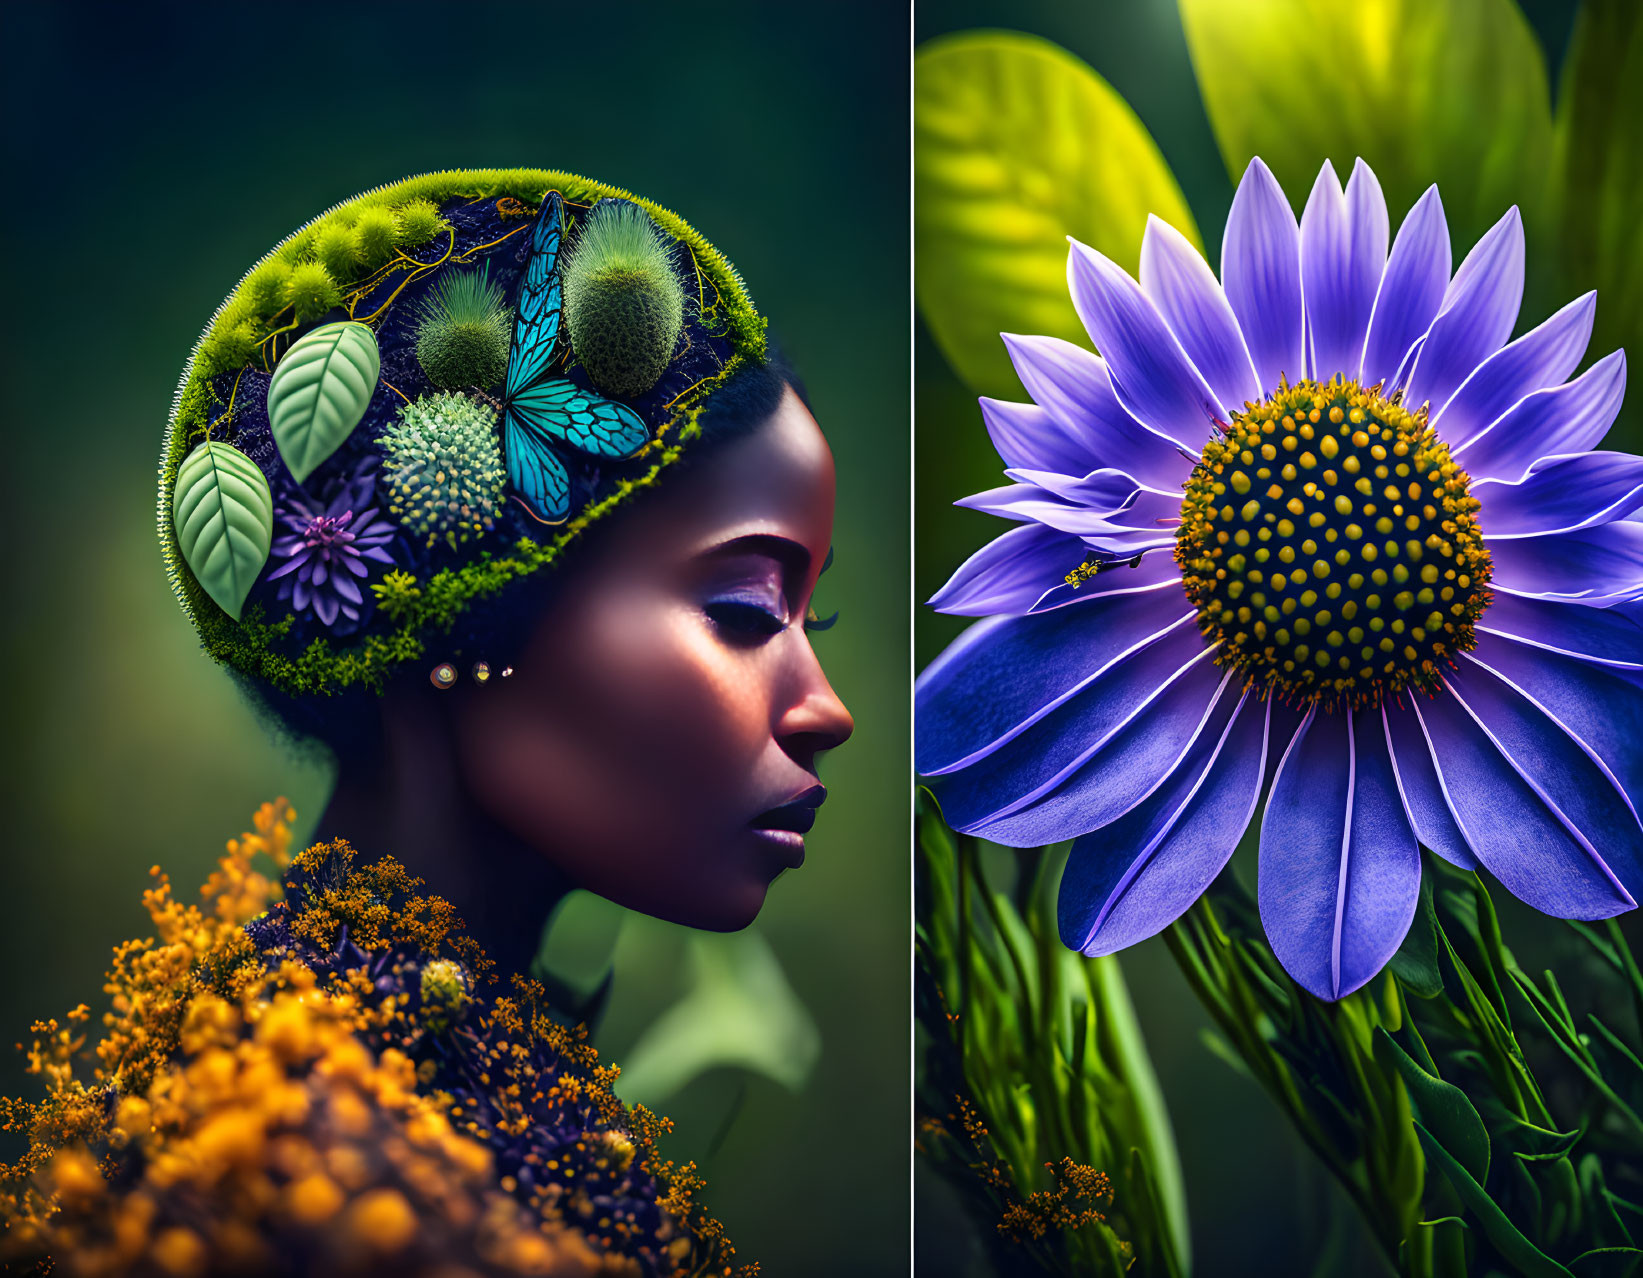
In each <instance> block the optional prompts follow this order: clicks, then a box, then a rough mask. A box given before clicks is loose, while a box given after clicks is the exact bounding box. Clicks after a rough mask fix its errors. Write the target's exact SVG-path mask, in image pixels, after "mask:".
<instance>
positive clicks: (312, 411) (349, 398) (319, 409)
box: [268, 320, 382, 484]
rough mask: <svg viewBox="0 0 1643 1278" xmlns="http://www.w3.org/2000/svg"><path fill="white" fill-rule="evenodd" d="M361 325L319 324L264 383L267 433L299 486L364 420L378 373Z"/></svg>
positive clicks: (370, 336) (376, 356) (370, 339)
mask: <svg viewBox="0 0 1643 1278" xmlns="http://www.w3.org/2000/svg"><path fill="white" fill-rule="evenodd" d="M381 358H382V357H381V355H380V353H379V352H378V350H377V339H376V335H375V334H374V333H372V332H371V330H370V329H369V328H367V327H366V326H365V325H364V324H358V323H355V322H354V321H352V320H342V321H340V322H339V323H336V324H324V325H321V326H320V327H319V328H316V329H315V330H314V331H313V332H312V333H308V334H305V335H304V336H303V337H302V338H301V339H300V340H298V341H296V342H293V343H292V344H291V349H290V350H288V351H286V352H285V355H284V357H283V358H282V359H281V360H280V362H279V364H278V365H277V366H276V367H275V369H274V376H273V379H272V380H271V381H270V382H269V383H268V428H269V430H270V431H272V432H273V435H274V442H275V443H276V444H277V445H279V450H280V456H281V457H283V458H284V459H285V464H286V466H287V467H288V468H289V469H290V471H291V474H292V475H293V476H294V477H295V478H296V481H297V482H298V483H299V484H300V483H302V481H303V480H305V479H307V478H308V476H309V475H311V474H313V473H314V470H315V468H316V467H318V466H319V464H320V463H321V462H323V461H324V460H325V459H326V458H327V457H329V456H330V455H331V454H332V453H334V452H336V451H337V449H338V448H339V447H340V446H341V444H342V441H343V440H345V439H347V438H348V436H349V435H350V434H352V433H353V429H354V427H355V426H358V425H359V420H360V418H362V417H364V416H365V409H366V406H367V405H369V404H370V402H371V394H372V392H373V391H375V390H376V385H377V374H378V373H379V372H380V371H381Z"/></svg>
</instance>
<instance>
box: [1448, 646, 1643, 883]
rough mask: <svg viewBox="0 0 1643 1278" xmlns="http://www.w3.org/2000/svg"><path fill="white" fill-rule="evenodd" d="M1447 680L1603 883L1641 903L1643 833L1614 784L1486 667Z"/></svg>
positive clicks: (1466, 668) (1473, 666)
mask: <svg viewBox="0 0 1643 1278" xmlns="http://www.w3.org/2000/svg"><path fill="white" fill-rule="evenodd" d="M1445 679H1446V682H1447V683H1448V684H1449V688H1450V691H1451V693H1452V694H1453V695H1454V696H1455V698H1456V699H1457V700H1458V701H1459V702H1460V704H1461V705H1462V706H1463V707H1464V708H1465V709H1466V710H1467V711H1468V712H1469V713H1470V714H1471V716H1472V718H1473V719H1475V720H1476V721H1477V723H1478V725H1479V726H1480V727H1481V728H1482V729H1483V730H1484V732H1485V733H1487V734H1488V736H1489V739H1490V740H1491V741H1492V742H1494V744H1495V747H1496V748H1497V749H1498V750H1499V751H1500V752H1501V754H1502V755H1503V756H1505V758H1506V759H1507V760H1508V761H1509V762H1510V763H1511V765H1512V767H1513V768H1514V769H1515V770H1516V771H1517V773H1518V775H1519V776H1520V777H1522V778H1523V780H1524V781H1525V782H1527V783H1528V785H1529V787H1530V788H1531V789H1532V790H1534V792H1535V793H1536V794H1537V795H1538V796H1539V797H1540V799H1541V801H1542V802H1543V803H1545V805H1546V806H1547V808H1548V809H1550V810H1551V811H1552V812H1553V813H1554V814H1555V815H1556V816H1557V817H1558V819H1559V820H1560V821H1561V822H1562V823H1563V825H1564V827H1565V828H1566V829H1567V830H1568V831H1569V833H1570V834H1572V835H1573V836H1575V837H1576V838H1577V839H1579V840H1580V841H1581V842H1582V843H1584V844H1585V845H1586V846H1587V847H1589V848H1591V849H1592V855H1593V857H1594V858H1596V861H1597V864H1598V865H1599V867H1601V869H1602V873H1603V876H1604V877H1605V878H1607V879H1611V880H1613V881H1614V882H1616V883H1618V884H1619V885H1620V886H1621V887H1622V888H1624V890H1625V891H1626V893H1627V894H1628V895H1630V896H1632V897H1634V898H1635V897H1636V896H1637V894H1638V892H1639V890H1640V888H1643V825H1639V824H1638V820H1637V814H1636V813H1635V812H1633V811H1632V808H1631V804H1630V802H1629V801H1628V800H1627V799H1626V797H1625V796H1624V795H1623V794H1622V793H1621V791H1620V786H1619V784H1618V782H1617V781H1616V780H1615V778H1614V776H1613V775H1612V774H1611V773H1610V772H1609V771H1608V770H1607V768H1606V767H1603V766H1600V764H1599V763H1597V762H1596V761H1594V759H1593V758H1592V756H1591V755H1590V754H1589V753H1588V752H1587V751H1586V750H1584V749H1582V747H1581V743H1579V742H1577V741H1575V740H1573V739H1572V738H1571V737H1570V735H1569V733H1568V732H1567V731H1565V730H1564V729H1563V728H1562V727H1561V726H1560V725H1559V724H1558V723H1557V721H1556V720H1554V719H1552V718H1551V717H1550V716H1548V715H1547V714H1546V713H1545V712H1544V711H1542V710H1541V709H1539V708H1538V707H1536V706H1535V705H1534V703H1533V702H1531V701H1530V700H1528V699H1527V698H1525V697H1524V696H1523V695H1522V694H1521V693H1518V692H1516V691H1515V690H1513V689H1512V688H1511V687H1510V686H1509V685H1508V684H1505V683H1503V682H1501V680H1500V679H1498V678H1496V677H1495V676H1494V675H1492V674H1490V673H1489V672H1488V671H1487V670H1486V669H1485V668H1484V667H1483V666H1482V665H1481V664H1479V663H1478V662H1476V661H1472V662H1467V663H1465V664H1463V665H1462V666H1461V667H1460V668H1458V669H1455V670H1452V671H1450V672H1449V673H1448V674H1447V675H1446V676H1445ZM1600 843H1601V844H1602V849H1603V850H1602V852H1601V853H1599V852H1598V851H1597V845H1598V844H1600Z"/></svg>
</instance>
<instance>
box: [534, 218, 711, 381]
mask: <svg viewBox="0 0 1643 1278" xmlns="http://www.w3.org/2000/svg"><path fill="white" fill-rule="evenodd" d="M563 284H564V315H565V327H566V329H567V330H568V332H569V334H570V344H571V350H572V351H573V352H575V354H576V357H577V358H578V359H579V360H581V361H582V367H583V368H584V369H586V370H587V374H588V380H589V381H591V382H592V383H593V384H594V385H595V386H596V387H598V388H599V389H600V390H602V391H604V392H605V393H606V394H607V395H615V396H619V397H623V398H631V397H633V396H635V395H641V394H643V393H644V392H645V391H647V390H649V389H650V388H651V387H652V386H654V385H656V382H657V380H658V379H659V378H660V377H661V376H662V372H663V370H664V369H666V368H667V365H668V361H669V360H670V359H671V358H672V356H673V348H674V347H675V346H676V345H677V344H678V341H679V332H680V329H681V328H682V326H683V324H684V307H685V294H684V288H683V287H682V286H681V285H680V283H679V277H678V274H677V272H675V270H674V269H673V257H672V254H671V252H670V251H669V246H668V244H667V242H666V240H665V239H664V238H663V236H662V233H661V232H660V231H659V230H658V229H657V228H656V224H655V223H654V222H652V221H651V220H650V216H649V215H648V214H647V213H646V212H645V211H644V209H642V208H640V207H639V206H638V205H637V204H632V203H629V202H628V201H626V200H601V201H600V202H599V203H598V204H596V205H594V206H593V210H592V211H591V212H590V213H589V214H588V216H587V219H586V220H585V221H584V222H583V224H582V228H581V231H580V232H579V233H578V235H577V237H576V241H575V243H574V244H572V245H571V247H570V250H569V251H568V253H567V254H566V257H565V264H564V268H563Z"/></svg>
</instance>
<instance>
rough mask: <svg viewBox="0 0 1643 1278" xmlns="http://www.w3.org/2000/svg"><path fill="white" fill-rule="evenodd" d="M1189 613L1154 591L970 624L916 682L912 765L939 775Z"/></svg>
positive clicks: (1178, 600) (1181, 601)
mask: <svg viewBox="0 0 1643 1278" xmlns="http://www.w3.org/2000/svg"><path fill="white" fill-rule="evenodd" d="M1191 615H1192V610H1191V608H1190V607H1189V605H1188V604H1187V601H1186V599H1185V598H1184V597H1182V596H1180V595H1175V594H1173V592H1170V591H1153V592H1148V593H1145V594H1125V595H1112V596H1103V595H1091V596H1088V597H1087V598H1086V600H1085V601H1084V602H1083V603H1082V604H1081V605H1079V606H1077V607H1069V608H1059V609H1056V610H1055V611H1054V612H1050V613H1046V614H1044V615H1042V616H1033V617H993V618H991V619H989V620H987V621H982V622H978V623H977V624H976V625H973V626H971V627H970V628H969V629H968V630H966V631H965V632H964V633H963V634H962V635H960V636H959V637H958V639H957V640H955V641H954V642H953V643H952V644H951V645H950V646H949V647H948V648H947V650H946V651H945V652H943V653H942V654H941V655H940V656H939V657H937V658H936V659H935V660H934V661H932V662H931V663H930V664H929V666H927V667H926V668H925V670H924V673H923V674H921V675H919V677H918V680H917V682H916V684H915V685H914V692H913V698H914V706H915V710H916V716H917V724H918V733H917V738H918V743H917V749H916V751H915V766H916V767H917V769H918V771H920V772H922V773H926V774H930V773H935V772H940V771H943V770H945V769H948V768H951V767H955V766H961V765H962V764H963V763H964V762H965V761H966V760H968V759H971V758H973V757H976V756H978V755H979V754H981V753H984V752H985V751H987V750H989V749H991V748H994V747H996V746H997V745H998V744H1000V743H1002V742H1004V741H1007V740H1009V739H1010V738H1011V737H1013V736H1015V735H1016V734H1017V733H1019V732H1021V731H1022V730H1023V729H1024V728H1026V727H1027V726H1028V725H1029V724H1031V723H1034V722H1036V721H1037V720H1038V719H1040V718H1042V717H1043V716H1044V715H1045V714H1047V713H1049V711H1050V710H1051V709H1053V708H1054V707H1055V706H1057V705H1060V704H1061V703H1062V702H1064V701H1065V700H1067V698H1069V697H1071V696H1074V695H1075V694H1076V693H1078V692H1079V691H1080V690H1081V689H1083V688H1084V687H1086V686H1088V685H1089V683H1090V682H1092V681H1093V680H1094V679H1095V678H1097V677H1098V676H1099V675H1100V674H1101V673H1102V672H1103V671H1104V670H1106V669H1107V668H1108V667H1110V666H1111V665H1112V664H1113V663H1115V662H1116V661H1118V660H1119V659H1120V658H1121V657H1123V656H1124V654H1126V653H1129V652H1133V651H1138V650H1139V649H1141V648H1143V647H1145V646H1147V645H1148V644H1150V643H1151V642H1153V641H1154V640H1155V639H1157V638H1158V637H1160V636H1161V635H1163V634H1164V633H1166V632H1167V631H1169V630H1170V629H1171V628H1172V627H1175V626H1179V625H1180V624H1181V623H1182V622H1183V621H1185V620H1186V619H1187V618H1188V617H1190V616H1191Z"/></svg>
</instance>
